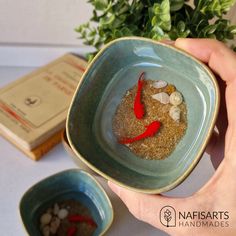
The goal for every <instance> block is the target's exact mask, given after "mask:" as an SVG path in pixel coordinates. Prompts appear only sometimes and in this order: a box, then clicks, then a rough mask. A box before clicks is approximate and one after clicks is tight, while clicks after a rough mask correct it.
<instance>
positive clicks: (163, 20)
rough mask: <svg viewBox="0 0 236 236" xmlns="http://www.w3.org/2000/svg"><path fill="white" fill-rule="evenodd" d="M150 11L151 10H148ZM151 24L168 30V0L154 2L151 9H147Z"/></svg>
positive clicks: (169, 25)
mask: <svg viewBox="0 0 236 236" xmlns="http://www.w3.org/2000/svg"><path fill="white" fill-rule="evenodd" d="M150 11H151V12H150ZM149 16H151V17H152V18H151V24H152V26H159V27H160V28H161V29H163V30H166V31H168V30H170V28H171V17H170V3H169V0H163V1H162V3H161V4H159V3H154V4H153V8H152V10H149Z"/></svg>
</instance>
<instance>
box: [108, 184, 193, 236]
mask: <svg viewBox="0 0 236 236" xmlns="http://www.w3.org/2000/svg"><path fill="white" fill-rule="evenodd" d="M108 185H109V187H110V188H111V190H112V191H113V192H114V193H116V194H117V195H118V196H119V198H120V199H121V200H122V201H123V202H124V204H125V205H126V206H127V207H128V210H129V211H130V212H131V214H133V215H134V216H135V217H136V218H137V219H139V220H141V221H144V222H146V223H149V224H150V225H152V226H154V227H156V228H159V229H161V230H163V231H166V232H167V233H169V234H172V233H174V234H176V233H177V232H178V227H169V228H167V227H166V226H164V225H162V223H161V221H160V211H161V209H162V208H163V207H165V206H172V207H173V208H174V209H175V211H176V212H178V211H180V210H181V209H182V210H183V209H188V206H190V205H189V201H190V198H171V197H165V196H162V195H152V194H144V193H138V192H134V191H131V190H128V189H125V188H122V187H120V186H118V185H116V184H114V183H112V182H110V181H108Z"/></svg>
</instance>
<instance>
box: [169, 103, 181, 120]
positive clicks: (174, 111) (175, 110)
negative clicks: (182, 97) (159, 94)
mask: <svg viewBox="0 0 236 236" xmlns="http://www.w3.org/2000/svg"><path fill="white" fill-rule="evenodd" d="M180 112H181V111H180V108H179V107H176V106H172V107H171V108H170V111H169V115H170V117H171V118H172V119H173V120H174V121H177V122H179V120H180Z"/></svg>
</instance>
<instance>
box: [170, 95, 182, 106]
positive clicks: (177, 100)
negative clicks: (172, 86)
mask: <svg viewBox="0 0 236 236" xmlns="http://www.w3.org/2000/svg"><path fill="white" fill-rule="evenodd" d="M182 102H183V97H182V94H181V93H180V92H177V91H175V92H173V93H172V94H171V95H170V103H171V104H172V105H174V106H178V105H180V104H181V103H182Z"/></svg>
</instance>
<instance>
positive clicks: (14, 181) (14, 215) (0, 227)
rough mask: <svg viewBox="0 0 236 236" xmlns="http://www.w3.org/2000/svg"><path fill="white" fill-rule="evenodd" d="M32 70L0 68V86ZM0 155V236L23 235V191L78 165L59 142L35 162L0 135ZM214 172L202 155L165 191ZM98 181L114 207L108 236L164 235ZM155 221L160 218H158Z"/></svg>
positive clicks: (194, 186)
mask: <svg viewBox="0 0 236 236" xmlns="http://www.w3.org/2000/svg"><path fill="white" fill-rule="evenodd" d="M32 70H33V68H32V67H3V66H2V67H0V88H2V87H3V86H4V85H6V84H8V83H10V82H12V81H14V80H15V79H17V78H19V77H20V76H22V75H25V74H27V73H28V72H30V71H32ZM0 122H1V121H0ZM0 155H1V156H0V236H23V235H25V231H24V229H23V226H22V224H21V219H20V216H19V211H18V205H19V201H20V199H21V197H22V195H23V194H24V192H25V191H26V190H27V189H28V188H29V187H31V186H32V185H33V184H35V183H36V182H38V181H39V180H41V179H43V178H45V177H48V176H50V175H52V174H55V173H57V172H60V171H62V170H66V169H70V168H76V167H77V166H76V165H75V164H74V163H73V161H72V159H71V158H70V156H69V155H68V154H67V153H66V151H65V150H64V149H63V146H62V145H61V144H59V145H57V146H56V147H55V148H54V149H52V150H51V151H50V152H49V153H48V154H47V155H46V156H45V157H44V158H43V159H42V160H40V161H39V162H34V161H32V160H30V159H29V158H27V157H26V156H25V155H24V154H23V153H21V152H20V151H18V150H17V149H16V148H15V147H14V146H13V145H11V144H10V143H9V142H7V141H6V140H5V139H4V138H2V137H0ZM213 173H214V169H213V167H212V164H211V162H210V158H209V157H208V156H207V155H204V156H203V158H202V159H201V161H200V162H199V164H198V166H197V167H196V168H195V170H194V171H193V172H192V173H191V175H190V176H189V177H188V178H187V179H186V180H185V181H184V182H183V183H182V184H181V185H180V186H178V187H177V188H175V189H174V190H172V191H170V192H169V193H167V194H168V195H170V196H178V197H181V196H189V195H191V194H192V193H194V192H195V191H197V190H198V189H199V188H200V187H201V186H203V185H204V183H206V182H207V181H208V179H209V178H210V177H211V176H212V175H213ZM98 180H99V181H100V183H101V184H102V185H103V186H104V188H105V190H106V192H107V194H108V195H109V197H110V199H111V202H112V204H113V207H114V213H115V219H114V222H113V225H112V227H111V229H110V230H109V232H108V233H107V235H108V236H111V235H112V236H123V235H124V236H126V235H130V236H133V235H134V236H166V235H167V234H165V233H163V232H162V231H159V230H158V229H155V228H153V227H152V226H150V225H148V224H146V223H143V222H140V221H138V220H136V219H135V218H134V217H133V216H132V215H131V214H130V213H129V212H128V210H127V208H126V207H125V206H124V204H123V203H122V202H121V201H120V200H119V199H118V198H117V197H116V196H115V195H114V194H113V193H112V192H111V190H110V189H109V188H108V187H107V183H106V181H105V180H103V179H102V178H101V177H99V178H98ZM157 215H158V212H157ZM157 220H159V219H158V217H157Z"/></svg>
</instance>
